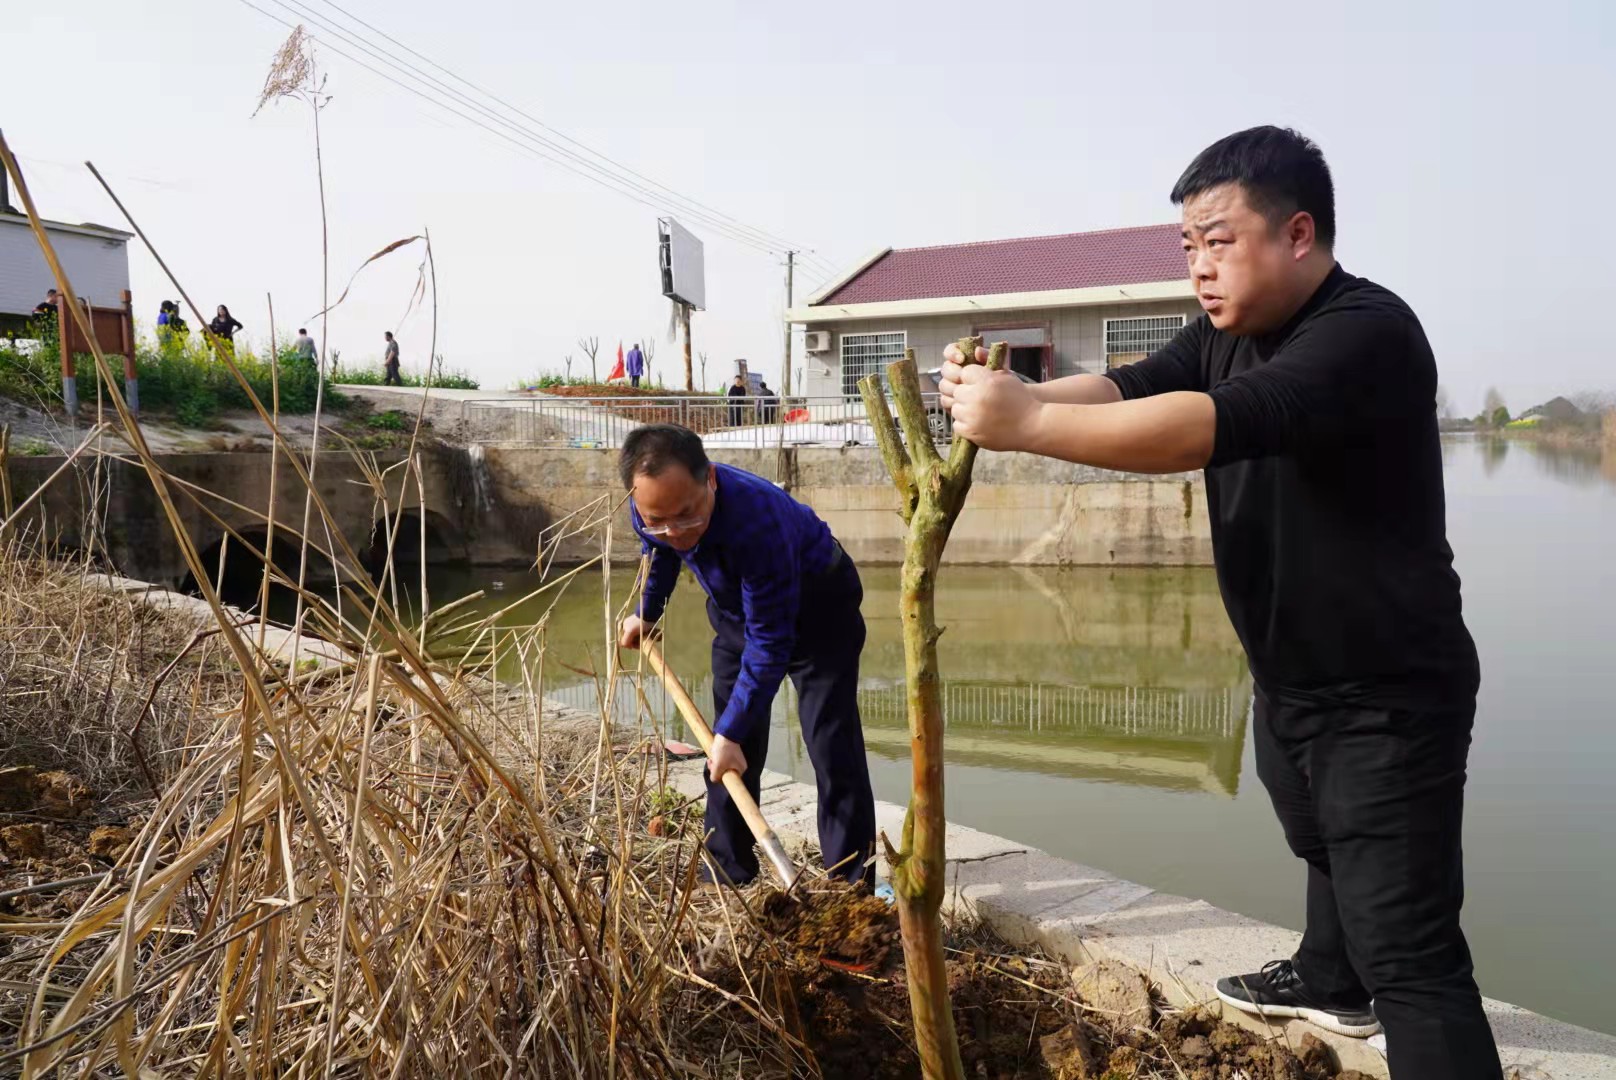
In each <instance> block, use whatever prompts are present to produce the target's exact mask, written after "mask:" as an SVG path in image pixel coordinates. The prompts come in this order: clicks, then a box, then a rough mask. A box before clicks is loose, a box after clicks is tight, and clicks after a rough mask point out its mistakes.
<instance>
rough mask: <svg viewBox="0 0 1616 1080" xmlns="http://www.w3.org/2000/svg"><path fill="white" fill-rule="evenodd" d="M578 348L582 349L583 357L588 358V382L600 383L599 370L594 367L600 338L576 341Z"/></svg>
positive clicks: (584, 338) (586, 338)
mask: <svg viewBox="0 0 1616 1080" xmlns="http://www.w3.org/2000/svg"><path fill="white" fill-rule="evenodd" d="M578 348H580V349H582V350H583V351H584V355H585V356H587V357H589V381H590V382H594V383H598V382H600V368H598V367H597V366H596V365H595V354H596V353H598V352H600V338H598V337H581V338H579V339H578Z"/></svg>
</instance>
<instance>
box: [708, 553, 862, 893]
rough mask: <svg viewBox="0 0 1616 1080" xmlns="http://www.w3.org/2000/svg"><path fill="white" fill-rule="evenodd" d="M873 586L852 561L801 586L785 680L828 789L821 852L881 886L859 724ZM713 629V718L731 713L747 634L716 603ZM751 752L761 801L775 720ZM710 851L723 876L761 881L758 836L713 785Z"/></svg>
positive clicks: (822, 797) (762, 727)
mask: <svg viewBox="0 0 1616 1080" xmlns="http://www.w3.org/2000/svg"><path fill="white" fill-rule="evenodd" d="M863 598H864V588H863V586H862V585H861V584H860V582H859V576H858V570H857V568H855V567H854V565H853V561H852V560H851V559H849V558H847V557H846V556H845V555H843V556H842V557H841V559H840V560H839V563H838V565H837V566H836V567H834V568H833V569H832V570H830V571H829V572H828V573H826V574H824V575H822V576H820V577H817V578H809V579H806V580H804V581H803V583H802V612H801V614H800V615H799V616H798V619H797V647H796V651H795V652H794V653H793V655H792V657H791V664H790V666H789V667H788V668H787V669H786V675H787V677H788V678H790V679H791V684H792V685H793V686H795V687H796V688H797V705H798V709H797V711H798V714H799V716H800V719H801V721H802V738H803V742H804V743H806V744H807V747H808V759H809V760H810V761H812V762H813V765H814V778H815V780H816V781H817V782H818V785H819V849H820V852H821V853H822V854H823V856H824V860H825V866H826V868H827V869H829V868H831V867H835V868H836V873H837V874H838V875H839V876H841V877H844V878H847V879H848V880H851V881H863V882H866V883H868V884H874V880H875V867H874V866H873V865H871V866H869V867H866V866H865V865H864V864H865V863H866V862H867V861H868V859H869V857H870V855H871V854H872V852H873V851H874V849H875V796H874V794H873V793H872V792H871V790H870V769H869V763H868V762H867V761H866V760H865V758H864V728H863V725H862V724H861V722H860V720H859V711H858V678H859V654H860V653H861V652H863V650H864V617H863V616H862V615H860V614H859V602H860V601H861V600H862V599H863ZM707 617H708V619H709V620H710V621H711V622H712V624H713V632H714V634H715V637H714V638H713V715H714V718H715V720H716V718H717V717H719V716H722V715H723V713H724V707H725V706H726V705H728V704H729V695H730V691H732V690H733V689H734V688H735V679H736V676H738V675H739V674H740V671H741V650H742V648H744V647H745V644H746V637H745V628H744V627H743V625H742V623H741V621H740V620H739V619H737V618H735V617H733V616H730V615H726V614H724V613H723V612H720V611H719V610H718V609H717V608H716V607H714V605H713V603H712V601H711V600H709V601H708V602H707ZM741 750H742V752H743V753H745V754H746V775H745V776H744V777H743V779H744V780H745V781H746V788H747V790H748V791H750V792H751V793H752V797H753V798H757V796H758V790H759V783H760V781H761V779H762V776H763V766H764V762H765V761H766V760H767V758H768V754H769V727H768V724H767V723H762V724H759V725H758V726H757V729H756V730H754V731H751V732H748V733H747V735H746V737H745V738H744V739H743V740H742V741H741ZM706 825H707V832H708V833H709V834H710V837H709V839H708V841H707V850H708V851H709V852H711V853H712V857H713V861H714V862H715V863H717V864H718V867H719V869H721V870H722V871H723V872H724V874H725V875H726V876H727V877H728V878H729V879H730V880H731V881H733V882H736V883H737V884H739V883H743V882H747V881H750V880H752V879H753V878H755V877H757V874H758V856H757V850H756V847H755V844H754V842H753V839H752V833H751V830H749V829H748V828H747V827H746V822H745V820H743V819H742V817H741V812H740V810H738V809H737V808H736V807H735V804H734V802H733V801H732V800H731V799H730V797H729V792H727V791H725V790H724V785H723V784H715V783H713V782H712V778H711V777H709V778H708V780H707V823H706Z"/></svg>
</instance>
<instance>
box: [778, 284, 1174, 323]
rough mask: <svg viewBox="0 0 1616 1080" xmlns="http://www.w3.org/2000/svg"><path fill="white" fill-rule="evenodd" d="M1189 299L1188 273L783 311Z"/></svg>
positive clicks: (848, 316) (911, 311) (864, 315)
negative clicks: (1132, 281) (1113, 282)
mask: <svg viewBox="0 0 1616 1080" xmlns="http://www.w3.org/2000/svg"><path fill="white" fill-rule="evenodd" d="M830 291H834V290H830ZM1193 299H1195V288H1194V286H1193V285H1191V283H1190V280H1189V278H1180V279H1178V280H1175V281H1144V282H1137V283H1135V284H1132V285H1093V286H1089V287H1088V288H1083V289H1050V290H1045V291H1042V292H1020V293H993V294H990V295H987V296H939V297H930V298H923V299H919V300H887V301H882V302H879V303H873V304H818V303H814V302H810V303H809V304H807V305H806V306H803V307H796V308H792V309H791V310H790V311H788V312H786V320H787V321H788V322H793V323H805V324H813V323H826V322H851V321H856V320H860V319H892V318H900V317H904V316H910V317H913V316H922V315H973V314H978V313H981V312H990V311H1015V310H1031V309H1039V308H1063V307H1093V306H1095V305H1098V304H1138V303H1145V302H1148V301H1154V300H1193Z"/></svg>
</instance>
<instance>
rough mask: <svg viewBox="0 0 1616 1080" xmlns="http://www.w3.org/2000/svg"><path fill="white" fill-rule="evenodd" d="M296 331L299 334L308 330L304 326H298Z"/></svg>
mask: <svg viewBox="0 0 1616 1080" xmlns="http://www.w3.org/2000/svg"><path fill="white" fill-rule="evenodd" d="M297 332H298V333H300V334H306V333H308V330H307V329H306V328H304V327H301V326H300V327H298V328H297Z"/></svg>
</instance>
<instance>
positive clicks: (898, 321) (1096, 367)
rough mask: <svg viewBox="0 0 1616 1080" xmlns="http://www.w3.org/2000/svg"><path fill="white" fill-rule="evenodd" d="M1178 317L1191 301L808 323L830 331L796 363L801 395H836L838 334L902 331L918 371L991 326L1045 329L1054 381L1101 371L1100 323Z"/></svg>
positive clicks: (1192, 313) (989, 332)
mask: <svg viewBox="0 0 1616 1080" xmlns="http://www.w3.org/2000/svg"><path fill="white" fill-rule="evenodd" d="M1180 314H1181V315H1183V316H1184V317H1185V322H1193V321H1194V320H1195V319H1197V318H1198V317H1200V314H1201V306H1200V304H1199V303H1197V302H1196V301H1195V300H1193V299H1187V300H1159V301H1152V302H1149V303H1139V304H1097V305H1092V306H1089V307H1069V308H1044V309H1036V310H1027V311H996V312H993V313H992V314H991V315H987V316H980V317H974V318H973V317H972V316H970V315H963V314H962V315H927V316H917V317H911V318H901V317H900V318H895V319H860V320H853V321H846V322H831V323H814V324H813V325H812V326H810V327H808V329H810V330H827V331H829V332H830V349H829V351H827V352H823V353H809V354H807V357H806V359H805V361H804V362H803V364H802V366H803V368H804V373H803V379H802V388H801V392H802V393H805V394H809V395H812V396H832V395H835V394H838V393H840V392H841V388H842V386H841V378H842V373H841V356H842V350H841V335H842V334H844V333H847V334H871V333H891V332H895V331H900V330H901V331H904V332H905V333H906V334H907V335H908V343H909V348H911V349H913V350H915V363H916V365H917V366H918V367H919V368H920V369H921V370H922V371H924V370H926V369H927V368H934V367H937V366H938V365H940V364H941V363H942V362H943V350H944V349H946V348H947V347H948V346H949V345H951V344H953V343H954V342H955V341H958V340H959V339H960V338H962V337H967V336H970V335H972V334H981V335H982V336H983V338H984V339H985V340H986V341H987V342H988V343H989V344H991V343H992V342H993V340H994V329H993V328H1002V327H1006V326H1037V327H1043V326H1045V325H1047V326H1048V329H1049V340H1050V342H1051V343H1052V344H1053V345H1054V347H1055V377H1056V378H1060V377H1062V376H1066V375H1076V374H1078V373H1081V372H1090V373H1093V372H1100V371H1104V370H1105V338H1104V327H1105V320H1106V319H1121V318H1138V317H1142V316H1150V315H1180Z"/></svg>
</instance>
